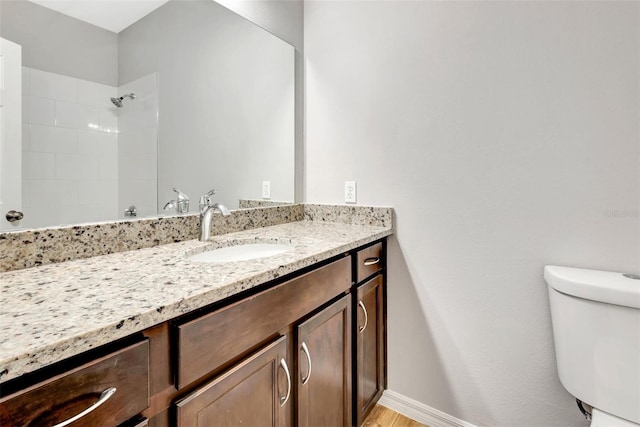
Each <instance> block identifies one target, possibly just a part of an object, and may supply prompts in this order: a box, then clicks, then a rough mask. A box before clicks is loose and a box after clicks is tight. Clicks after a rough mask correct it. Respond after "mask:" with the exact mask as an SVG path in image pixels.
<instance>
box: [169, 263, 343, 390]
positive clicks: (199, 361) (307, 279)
mask: <svg viewBox="0 0 640 427" xmlns="http://www.w3.org/2000/svg"><path fill="white" fill-rule="evenodd" d="M350 264H351V262H350V258H342V259H340V260H338V261H335V262H332V263H331V264H328V265H326V266H324V267H321V268H319V269H317V270H313V271H311V272H309V273H306V274H304V275H302V276H300V277H296V278H295V279H292V280H290V281H287V282H285V283H283V284H281V285H278V286H275V287H273V288H271V289H267V290H265V291H263V292H260V293H258V294H256V295H253V296H251V297H249V298H247V299H244V300H242V301H238V302H237V303H235V304H232V305H229V306H227V307H224V308H222V309H220V310H218V311H215V312H213V313H210V314H208V315H205V316H203V317H200V318H198V319H195V320H192V321H190V322H187V323H185V324H182V325H179V326H178V327H177V334H176V335H177V338H178V369H177V386H178V388H183V387H184V386H186V385H188V384H190V383H191V382H193V381H195V380H197V379H198V378H201V377H202V376H204V375H206V374H208V373H210V372H212V371H214V370H216V369H218V368H220V367H221V366H223V365H225V364H227V363H228V362H230V361H231V360H233V359H234V358H237V357H238V356H240V355H242V354H243V353H244V352H247V351H248V350H250V349H251V348H252V347H254V346H256V345H258V344H259V343H261V342H263V341H265V340H266V339H268V338H269V337H271V336H274V335H275V334H276V333H277V332H278V331H280V330H281V329H282V328H285V327H286V326H288V325H290V324H292V323H294V322H295V321H297V320H298V319H300V318H301V317H303V316H304V315H306V314H307V313H309V312H311V311H312V310H315V309H316V308H317V307H319V306H321V305H322V304H324V303H326V302H327V301H329V300H331V299H332V298H334V297H336V296H338V295H339V294H340V293H342V292H346V291H348V290H349V288H350V286H351V265H350Z"/></svg>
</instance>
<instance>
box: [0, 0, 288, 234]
mask: <svg viewBox="0 0 640 427" xmlns="http://www.w3.org/2000/svg"><path fill="white" fill-rule="evenodd" d="M39 3H42V4H45V5H47V0H42V1H39ZM159 4H161V5H160V7H158V8H156V9H155V10H153V11H151V12H150V13H148V14H146V15H145V16H143V17H142V18H139V19H137V20H135V22H133V23H132V24H130V25H128V26H126V27H125V28H124V29H121V30H119V29H117V30H114V29H105V28H101V27H98V26H96V25H93V24H90V23H87V22H84V21H81V20H78V19H76V18H73V17H70V16H67V15H64V14H62V13H59V12H57V11H54V10H51V9H49V8H48V7H44V6H42V5H41V4H36V3H34V2H30V1H27V0H12V1H5V0H2V1H0V37H2V39H3V40H2V52H3V56H5V57H7V58H8V57H10V56H11V54H13V58H14V59H13V61H12V62H10V61H7V60H5V67H9V68H10V67H13V70H14V71H13V74H11V73H9V72H7V73H6V74H7V76H10V77H12V78H13V80H12V82H10V83H8V84H7V85H5V89H4V90H3V94H2V95H3V109H4V111H10V109H13V111H14V112H15V114H13V115H11V114H6V115H4V116H3V123H2V125H3V129H9V131H5V132H3V136H2V141H0V143H1V144H2V148H3V151H4V152H9V153H11V157H8V156H3V159H2V163H0V174H1V175H2V178H3V179H2V182H1V183H0V192H1V193H0V195H1V196H2V197H0V200H2V204H1V205H0V209H2V211H1V212H0V214H1V217H0V222H1V223H2V225H1V226H0V231H11V230H17V229H25V228H27V229H30V228H39V227H49V226H54V225H59V224H75V223H84V222H95V221H106V220H114V219H123V218H127V217H128V216H129V215H134V214H135V215H137V216H138V217H146V216H157V215H158V214H164V213H166V214H176V213H177V209H178V208H177V206H178V203H176V202H177V201H178V200H177V197H178V193H177V192H174V190H173V189H174V188H175V189H178V190H180V191H181V192H182V193H183V194H184V195H186V196H187V197H188V199H189V203H188V212H197V211H198V200H199V198H200V196H201V195H202V194H204V193H206V192H207V191H209V190H210V189H212V188H216V189H217V190H218V191H217V194H216V196H215V197H216V201H218V202H220V203H223V204H225V205H226V206H228V207H229V208H230V209H235V208H238V207H249V206H260V204H250V205H240V203H241V202H240V201H257V202H255V203H258V202H260V203H266V204H273V203H276V201H282V202H289V203H290V202H293V199H294V49H293V47H292V46H291V45H289V44H287V43H286V42H284V41H282V40H280V39H279V38H277V37H275V36H273V35H272V34H270V33H269V32H267V31H265V30H264V29H262V28H260V27H258V26H256V25H255V24H253V23H251V22H250V21H247V20H246V19H245V18H242V17H240V16H239V15H237V14H235V13H234V12H232V11H230V10H228V9H226V8H225V7H223V6H221V5H220V4H218V3H216V2H214V1H212V0H193V1H187V2H185V1H179V0H171V1H168V2H164V3H163V2H160V3H159ZM116 31H117V32H116ZM12 83H13V84H12ZM10 87H11V88H13V89H14V90H13V94H11V95H10V94H8V91H7V93H5V90H6V89H7V88H10ZM18 89H19V90H18ZM9 95H10V96H9ZM16 117H17V118H16ZM9 120H10V121H11V122H9ZM11 129H14V130H13V133H11ZM7 147H9V148H7ZM7 177H11V179H8V178H7ZM265 186H266V187H265ZM265 191H266V192H265ZM172 201H174V203H173V204H172V203H171V202H172ZM165 206H166V207H167V210H166V211H165V210H164V208H165ZM180 206H181V207H182V209H184V207H185V204H184V203H182V204H181V205H180ZM10 210H15V211H19V212H23V213H24V219H22V220H21V221H16V222H13V223H10V222H8V221H6V219H5V214H6V212H8V211H10Z"/></svg>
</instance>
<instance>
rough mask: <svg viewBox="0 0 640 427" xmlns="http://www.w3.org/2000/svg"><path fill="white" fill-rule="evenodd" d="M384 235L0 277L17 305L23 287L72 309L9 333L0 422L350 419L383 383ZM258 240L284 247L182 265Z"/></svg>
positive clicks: (330, 237) (257, 235)
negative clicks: (42, 327) (52, 325)
mask: <svg viewBox="0 0 640 427" xmlns="http://www.w3.org/2000/svg"><path fill="white" fill-rule="evenodd" d="M391 232H392V231H391V227H390V226H389V227H372V226H357V225H347V224H337V223H319V222H318V223H316V222H314V221H298V222H292V223H289V224H282V225H277V226H273V227H266V228H262V229H257V230H249V231H243V232H239V233H232V234H228V235H222V236H218V237H217V238H216V240H215V241H214V242H197V241H187V242H181V243H175V244H170V245H163V246H159V247H156V248H147V249H142V250H139V251H133V252H123V253H119V254H112V255H107V256H102V257H96V258H89V259H85V260H77V261H71V262H69V263H62V264H55V265H51V266H45V267H40V268H35V269H28V270H23V271H16V272H10V273H4V274H3V275H2V277H3V278H4V279H5V280H3V286H5V288H8V287H12V285H15V286H17V287H19V286H20V285H17V283H22V285H21V286H22V288H23V289H14V290H13V292H14V293H15V294H16V295H18V294H21V295H23V297H24V295H25V292H26V293H29V292H28V291H27V289H26V288H27V287H28V286H31V285H28V283H30V284H32V285H33V286H35V287H36V288H38V287H40V288H44V289H49V290H50V291H52V292H53V291H54V290H55V294H57V295H53V294H51V297H52V298H58V301H57V302H52V301H47V302H44V303H40V304H44V306H45V307H44V309H45V310H47V309H46V306H47V305H48V304H49V305H51V304H54V305H55V304H58V305H63V306H64V305H66V304H69V303H71V304H80V306H78V307H77V311H78V313H74V316H75V321H73V320H70V319H67V318H65V317H64V316H60V317H59V319H60V321H59V328H60V329H58V330H57V331H42V333H40V334H38V332H37V331H35V330H34V327H36V326H37V323H38V322H42V323H43V324H44V323H48V322H49V321H51V320H52V318H50V317H48V316H53V318H55V317H56V314H55V313H56V310H53V311H54V314H51V313H50V312H51V309H49V310H47V311H48V312H49V314H47V313H44V312H43V313H41V317H40V320H37V319H38V316H37V315H36V316H35V317H34V319H35V320H28V321H26V323H25V326H23V329H24V330H22V331H21V330H20V327H16V328H15V329H16V331H17V332H15V334H14V335H13V339H15V340H16V342H17V345H16V348H15V349H14V350H13V351H14V354H15V356H14V358H13V359H11V360H9V359H7V355H8V354H9V353H8V352H7V346H4V347H3V349H2V350H3V351H2V356H3V358H2V362H3V364H2V365H0V370H3V372H2V375H3V376H4V378H2V377H0V381H2V383H1V384H0V390H1V394H2V397H1V399H0V425H2V426H14V425H16V426H18V425H34V426H35V425H47V426H51V425H57V426H60V427H63V426H65V425H71V426H80V425H86V426H97V425H100V426H145V425H149V426H170V425H171V426H173V425H176V426H213V425H238V424H240V423H242V424H243V425H247V426H319V425H322V426H352V425H360V424H361V422H362V420H363V419H364V417H365V416H366V414H367V413H368V411H369V410H370V409H371V408H372V407H373V405H374V404H375V402H376V401H377V400H378V398H379V397H380V396H381V394H382V391H383V389H384V387H385V339H386V338H385V337H386V335H385V328H386V325H385V304H384V298H385V286H386V281H385V271H386V270H385V268H386V267H385V265H386V237H387V236H388V235H389V234H391ZM256 240H258V241H265V242H267V241H269V242H283V241H287V242H289V243H290V244H291V245H292V246H293V247H294V249H293V250H292V251H291V252H288V253H285V254H282V255H277V256H272V257H268V258H262V259H258V260H252V261H241V262H230V263H224V264H206V263H204V264H196V263H193V262H191V261H189V259H188V255H189V254H193V253H197V252H201V251H204V250H208V249H210V248H211V247H212V245H217V246H228V245H235V244H241V243H242V242H246V241H256ZM239 242H240V243H239ZM37 270H40V271H37ZM136 272H137V275H136ZM90 273H92V274H93V275H92V276H90V277H91V278H89V279H87V277H89V276H88V274H90ZM96 275H97V276H96ZM45 278H48V280H49V281H54V282H56V281H57V282H58V284H57V286H53V285H51V284H50V283H43V281H46V280H44V279H45ZM83 279H84V280H83ZM100 282H102V283H100ZM118 282H120V284H118ZM123 282H124V283H123ZM5 283H6V285H8V287H7V286H6V285H5ZM63 283H64V284H63ZM159 284H161V285H160V286H159ZM34 289H35V288H34ZM100 291H102V292H103V293H106V294H107V297H106V298H100V296H99V294H98V292H100ZM42 292H44V293H41V296H42V295H46V291H42ZM69 292H74V293H80V294H81V295H79V296H76V297H75V298H71V299H67V298H66V297H65V293H69ZM31 296H33V293H32V295H31ZM91 296H93V300H91ZM96 298H97V299H98V300H99V301H100V302H99V303H96V301H95V300H96ZM90 301H92V303H90ZM32 302H33V301H30V302H29V303H28V304H27V305H29V304H31V303H32ZM83 302H85V303H87V304H88V306H85V304H84V303H83ZM35 303H37V301H36V302H34V304H35ZM40 304H36V305H35V306H37V305H40ZM118 307H120V313H118ZM67 308H69V307H63V308H61V310H65V309H67ZM100 310H102V311H103V313H100ZM105 312H106V314H105ZM16 314H17V312H16ZM58 314H59V313H58ZM91 315H93V316H94V317H98V319H95V318H92V317H91ZM25 316H27V315H25ZM20 317H21V316H14V318H15V319H16V324H17V323H19V322H20V321H21V320H20V319H19V318H20ZM67 317H68V316H67ZM6 319H7V317H6V316H5V318H4V320H6ZM30 322H33V323H30ZM65 322H70V323H69V324H65ZM83 322H84V324H83ZM72 323H75V324H72ZM65 331H69V332H65ZM20 334H22V335H24V334H27V335H30V338H29V339H26V338H25V337H24V336H22V337H19V336H18V335H20ZM48 334H49V336H48ZM5 344H6V342H5ZM114 389H115V390H114ZM79 414H80V415H82V416H81V417H78V418H77V421H74V422H72V423H69V424H65V420H68V419H73V418H74V417H75V416H77V415H79ZM56 423H57V424H56Z"/></svg>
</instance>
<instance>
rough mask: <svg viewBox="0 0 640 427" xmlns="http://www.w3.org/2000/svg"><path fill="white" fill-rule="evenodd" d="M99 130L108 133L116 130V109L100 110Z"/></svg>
mask: <svg viewBox="0 0 640 427" xmlns="http://www.w3.org/2000/svg"><path fill="white" fill-rule="evenodd" d="M100 130H101V131H102V132H109V133H117V132H118V111H116V110H115V109H113V108H102V109H101V110H100Z"/></svg>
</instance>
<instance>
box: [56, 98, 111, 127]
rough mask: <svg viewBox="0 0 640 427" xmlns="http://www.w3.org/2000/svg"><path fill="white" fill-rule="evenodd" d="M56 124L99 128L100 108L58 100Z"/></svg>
mask: <svg viewBox="0 0 640 427" xmlns="http://www.w3.org/2000/svg"><path fill="white" fill-rule="evenodd" d="M56 126H61V127H69V128H74V129H90V130H100V108H98V107H92V106H90V105H80V104H73V103H68V102H60V101H58V102H56Z"/></svg>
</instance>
